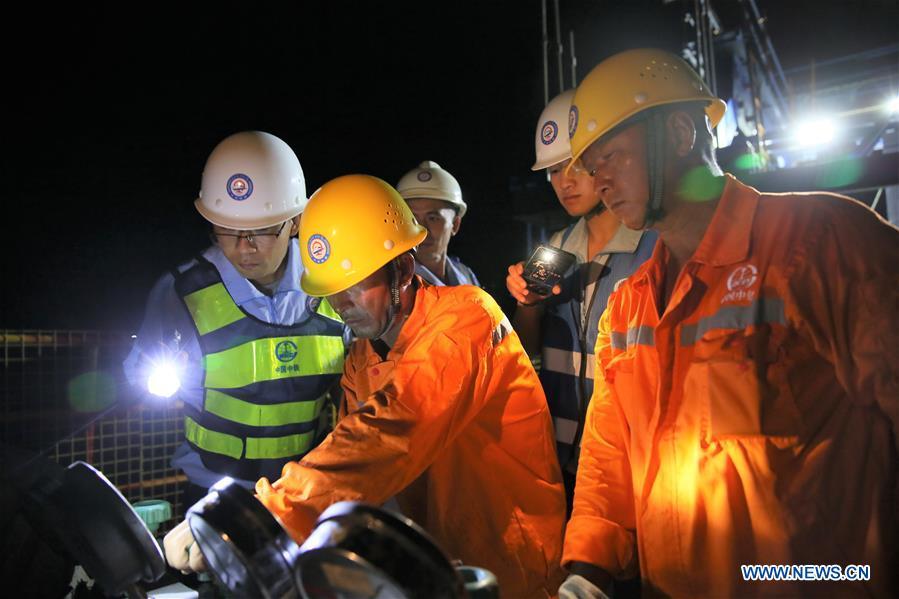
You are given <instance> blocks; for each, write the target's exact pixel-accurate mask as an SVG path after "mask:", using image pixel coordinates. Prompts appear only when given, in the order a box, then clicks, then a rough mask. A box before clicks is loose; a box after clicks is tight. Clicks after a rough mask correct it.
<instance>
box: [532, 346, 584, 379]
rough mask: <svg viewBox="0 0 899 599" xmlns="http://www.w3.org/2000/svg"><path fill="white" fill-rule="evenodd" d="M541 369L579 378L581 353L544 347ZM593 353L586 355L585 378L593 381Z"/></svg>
mask: <svg viewBox="0 0 899 599" xmlns="http://www.w3.org/2000/svg"><path fill="white" fill-rule="evenodd" d="M542 353H543V364H542V368H544V369H545V370H550V371H552V372H560V373H562V374H568V375H571V376H580V374H579V373H580V371H581V352H579V351H567V350H564V349H559V348H556V347H544V348H543V350H542ZM594 362H595V360H594V359H593V353H592V352H590V353H587V378H588V379H590V380H593V371H594V368H595V364H594Z"/></svg>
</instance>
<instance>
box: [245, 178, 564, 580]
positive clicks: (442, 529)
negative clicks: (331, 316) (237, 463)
mask: <svg viewBox="0 0 899 599" xmlns="http://www.w3.org/2000/svg"><path fill="white" fill-rule="evenodd" d="M425 235H426V231H425V229H424V228H423V227H421V226H420V225H419V224H418V223H417V222H416V221H415V219H414V217H413V216H412V213H411V211H410V210H409V208H408V206H407V205H406V203H405V202H404V201H403V199H402V197H401V196H400V195H399V194H398V193H397V192H396V191H395V190H394V189H393V188H392V187H390V186H389V185H388V184H387V183H385V182H384V181H381V180H380V179H376V178H374V177H368V176H365V175H349V176H345V177H340V178H338V179H335V180H333V181H331V182H329V183H327V184H325V185H324V186H323V187H322V188H321V189H319V190H318V192H316V193H315V194H314V195H313V196H312V198H311V199H310V201H309V204H308V206H307V207H306V210H305V212H304V214H303V220H302V223H301V226H300V247H301V254H302V258H303V265H304V267H305V270H304V272H303V277H302V287H303V289H304V290H305V291H306V293H308V294H310V295H314V296H327V297H328V298H329V301H330V302H331V305H332V306H333V307H334V308H335V309H336V310H337V311H338V312H339V313H340V315H341V317H342V318H343V320H344V322H345V323H346V324H347V325H348V326H350V327H351V328H352V329H353V331H354V333H355V334H356V336H357V337H358V340H357V341H355V342H354V344H353V345H352V347H351V350H350V354H349V357H348V358H347V361H346V363H345V366H344V374H343V379H342V386H343V389H344V391H345V393H346V397H345V401H344V403H343V406H342V408H341V413H340V416H341V418H340V420H339V422H338V423H337V426H336V427H335V428H334V430H333V432H332V433H331V434H330V435H329V436H328V437H326V439H325V440H324V441H323V442H322V443H321V445H319V446H318V447H317V448H316V449H315V450H313V451H312V452H310V453H309V454H307V455H306V456H305V457H304V459H303V460H301V461H299V462H292V463H289V464H287V466H285V468H284V471H283V474H282V477H281V478H280V479H279V480H278V481H276V482H275V483H274V484H269V481H268V480H267V479H262V480H260V481H259V483H258V484H257V487H256V490H257V493H258V495H259V498H260V500H261V501H262V502H263V503H264V504H265V505H266V506H267V507H268V508H269V510H271V511H272V512H273V513H274V514H275V515H277V516H278V517H279V518H280V519H281V521H282V522H283V523H284V525H285V526H286V527H287V529H288V530H289V532H290V533H291V534H292V536H294V537H295V538H296V539H297V540H298V541H301V540H302V539H303V538H304V537H305V536H306V535H307V534H308V533H309V532H310V530H311V528H312V525H313V524H314V521H315V519H316V517H317V516H318V515H319V513H321V512H322V511H323V510H324V509H325V508H327V507H328V506H329V505H331V504H332V503H335V502H337V501H342V500H361V501H366V502H370V503H376V504H379V503H383V502H384V501H386V500H387V499H389V498H390V497H393V496H394V495H395V496H396V498H397V501H398V503H399V505H400V507H401V508H402V510H403V513H404V514H405V515H407V516H408V517H410V518H412V519H413V520H415V521H416V522H418V523H419V524H420V525H422V526H423V527H424V528H425V529H426V530H427V531H428V532H429V533H430V534H431V535H432V536H433V537H434V538H435V540H436V541H437V542H438V544H439V545H441V546H442V547H443V549H444V550H445V551H446V552H447V553H448V554H449V555H450V556H451V557H453V558H458V559H461V560H462V561H463V562H465V563H469V564H472V565H477V566H482V567H485V568H487V569H488V570H491V571H492V572H493V573H494V574H496V576H497V579H498V581H499V584H500V588H501V589H502V592H503V595H504V596H508V597H545V596H548V595H550V594H553V593H555V591H556V589H557V587H558V584H559V582H560V579H561V577H562V575H561V569H560V567H559V564H560V558H561V546H562V535H563V529H564V517H565V498H564V491H563V489H562V482H561V474H560V471H559V465H558V461H557V459H556V454H555V443H554V441H553V433H552V423H551V420H550V416H549V411H548V409H547V405H546V398H545V397H544V395H543V391H542V390H541V388H540V383H539V381H538V380H537V375H536V374H535V372H534V370H533V368H532V367H531V364H530V361H529V360H528V358H527V355H526V354H525V352H524V350H523V349H522V347H521V343H520V342H519V340H518V337H517V335H516V334H515V333H514V332H513V331H512V328H511V325H510V324H509V322H508V320H507V319H506V318H505V316H504V315H503V313H502V311H501V310H500V308H499V306H498V305H497V304H496V302H494V301H493V299H492V298H491V297H490V296H489V295H488V294H487V293H486V292H484V291H482V290H481V289H479V288H477V287H473V286H460V287H434V286H429V285H426V284H425V283H424V282H423V280H422V279H421V278H419V277H416V276H415V275H414V270H415V259H414V257H413V254H412V250H413V248H414V247H415V246H416V245H418V244H419V243H420V242H421V241H422V239H424V237H425Z"/></svg>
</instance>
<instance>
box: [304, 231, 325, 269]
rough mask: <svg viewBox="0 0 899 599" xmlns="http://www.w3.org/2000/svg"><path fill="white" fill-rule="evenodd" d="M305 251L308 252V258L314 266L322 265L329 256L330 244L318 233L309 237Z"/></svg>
mask: <svg viewBox="0 0 899 599" xmlns="http://www.w3.org/2000/svg"><path fill="white" fill-rule="evenodd" d="M306 249H307V250H308V251H309V258H311V259H312V261H313V262H315V263H316V264H322V263H323V262H325V261H326V260H327V259H328V258H329V257H330V256H331V244H330V243H328V240H327V239H325V236H324V235H319V234H318V233H316V234H315V235H312V236H311V237H309V241H308V242H307V243H306Z"/></svg>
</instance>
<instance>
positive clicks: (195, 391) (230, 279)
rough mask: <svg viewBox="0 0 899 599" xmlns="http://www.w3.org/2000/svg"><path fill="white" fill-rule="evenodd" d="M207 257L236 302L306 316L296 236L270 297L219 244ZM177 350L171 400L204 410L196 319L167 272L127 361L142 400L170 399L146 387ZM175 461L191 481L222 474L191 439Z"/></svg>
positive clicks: (251, 310)
mask: <svg viewBox="0 0 899 599" xmlns="http://www.w3.org/2000/svg"><path fill="white" fill-rule="evenodd" d="M203 257H204V258H206V259H207V260H208V261H209V262H211V263H212V265H213V266H215V268H216V270H218V272H219V274H220V275H221V277H222V282H223V283H224V285H225V289H227V290H228V293H229V294H230V295H231V298H232V299H233V300H234V302H235V303H236V304H237V305H238V306H240V308H242V309H243V310H244V311H245V312H247V313H248V314H250V315H251V316H253V317H255V318H258V319H260V320H263V321H265V322H267V323H271V324H278V325H289V324H293V323H296V322H299V321H300V320H302V319H303V318H305V316H306V314H307V310H309V309H310V307H309V300H310V297H309V296H308V295H306V294H305V293H304V292H303V290H302V289H301V288H300V276H301V275H302V273H303V263H302V261H301V260H300V252H299V245H298V243H297V240H296V239H291V240H290V244H289V245H288V250H287V266H286V268H285V270H284V276H283V277H282V278H281V281H280V282H279V283H278V287H277V289H276V290H275V292H274V293H273V294H272V296H271V297H269V296H267V295H265V294H264V293H262V292H261V291H259V290H258V289H257V288H256V287H255V286H254V285H253V284H252V283H251V282H250V281H249V280H247V279H245V278H244V277H243V276H242V275H241V274H240V273H239V272H237V269H236V268H234V265H233V264H231V262H230V261H229V260H228V258H226V257H225V255H224V253H222V251H221V249H219V247H218V246H212V247H210V248H208V249H207V250H206V251H204V252H203ZM194 264H196V260H191V261H189V262H187V263H185V264H182V265H181V266H179V267H178V269H177V270H178V272H184V271H185V270H187V269H188V268H190V267H191V266H193V265H194ZM350 335H351V333H350V330H349V328H345V334H344V341H345V343H347V344H348V343H349V341H350ZM175 352H183V356H182V357H181V358H180V360H178V361H177V363H178V364H181V365H182V366H181V367H180V368H179V370H180V378H181V388H180V390H179V391H178V393H177V394H176V395H175V397H173V398H172V400H173V399H175V398H177V399H180V400H181V401H184V402H185V403H190V404H192V405H194V406H196V407H197V409H200V410H202V409H203V396H204V390H203V380H204V372H203V366H202V364H203V352H202V350H201V349H200V343H199V339H198V338H197V333H196V329H195V326H194V323H193V320H192V319H191V316H190V314H189V313H188V311H187V308H186V307H185V306H184V302H183V301H182V300H181V298H180V297H179V296H178V293H177V292H176V291H175V277H174V276H173V275H172V274H166V275H163V276H162V277H161V278H160V279H159V280H158V281H157V282H156V284H155V285H154V286H153V289H152V290H151V291H150V296H149V298H148V300H147V311H146V315H145V317H144V322H143V324H142V325H141V328H140V331H139V332H138V334H137V340H136V341H135V343H134V347H133V348H132V349H131V353H129V354H128V357H127V358H126V359H125V362H124V364H123V366H124V370H125V376H126V377H127V378H128V382H129V383H130V384H131V385H132V387H134V388H136V389H138V390H139V392H140V393H141V395H142V397H143V398H144V401H146V402H148V403H151V404H157V405H158V404H159V402H164V401H171V400H167V399H163V398H159V397H156V396H154V395H151V394H150V393H149V392H147V391H146V389H147V379H148V378H149V376H150V373H151V371H152V369H153V366H154V364H156V363H158V362H159V361H160V360H162V359H163V358H164V357H166V356H168V357H169V359H171V358H172V355H173V354H174V353H175ZM172 466H173V467H175V468H180V469H181V470H183V471H184V473H185V474H186V475H187V478H188V479H189V480H190V482H191V483H193V484H196V485H200V486H203V487H210V486H212V485H213V484H215V483H216V482H217V481H218V480H219V479H221V477H222V476H221V474H217V473H215V472H211V471H210V470H207V469H206V467H205V466H204V465H203V463H202V461H201V460H200V456H199V455H198V454H197V453H196V452H195V451H193V449H191V448H190V446H189V445H188V444H187V443H183V444H182V445H181V446H180V447H179V448H178V450H177V451H176V452H175V455H174V457H173V459H172ZM238 482H240V483H241V484H243V485H244V486H246V487H248V488H252V487H253V486H254V485H255V484H256V481H238Z"/></svg>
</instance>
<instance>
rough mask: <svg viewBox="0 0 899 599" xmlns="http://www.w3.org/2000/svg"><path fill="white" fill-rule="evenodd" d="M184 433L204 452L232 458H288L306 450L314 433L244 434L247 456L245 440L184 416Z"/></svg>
mask: <svg viewBox="0 0 899 599" xmlns="http://www.w3.org/2000/svg"><path fill="white" fill-rule="evenodd" d="M184 436H185V438H186V439H187V440H188V441H190V442H191V443H193V444H194V445H196V446H198V447H202V448H203V449H205V450H206V451H211V452H213V453H218V454H221V455H224V456H228V457H229V458H233V459H235V460H239V459H241V458H246V459H250V460H259V459H276V458H289V457H292V456H295V455H298V454H301V453H305V452H306V451H308V450H309V448H310V446H311V445H312V440H313V438H314V436H315V435H314V433H313V432H312V431H309V432H308V433H302V434H299V435H287V436H284V437H247V438H246V440H245V441H246V455H244V441H243V440H241V439H240V438H239V437H235V436H234V435H229V434H227V433H220V432H218V431H214V430H210V429H208V428H206V427H204V426H202V425H200V424H198V423H197V422H196V421H195V420H194V419H193V418H191V417H189V416H187V417H185V418H184Z"/></svg>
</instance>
